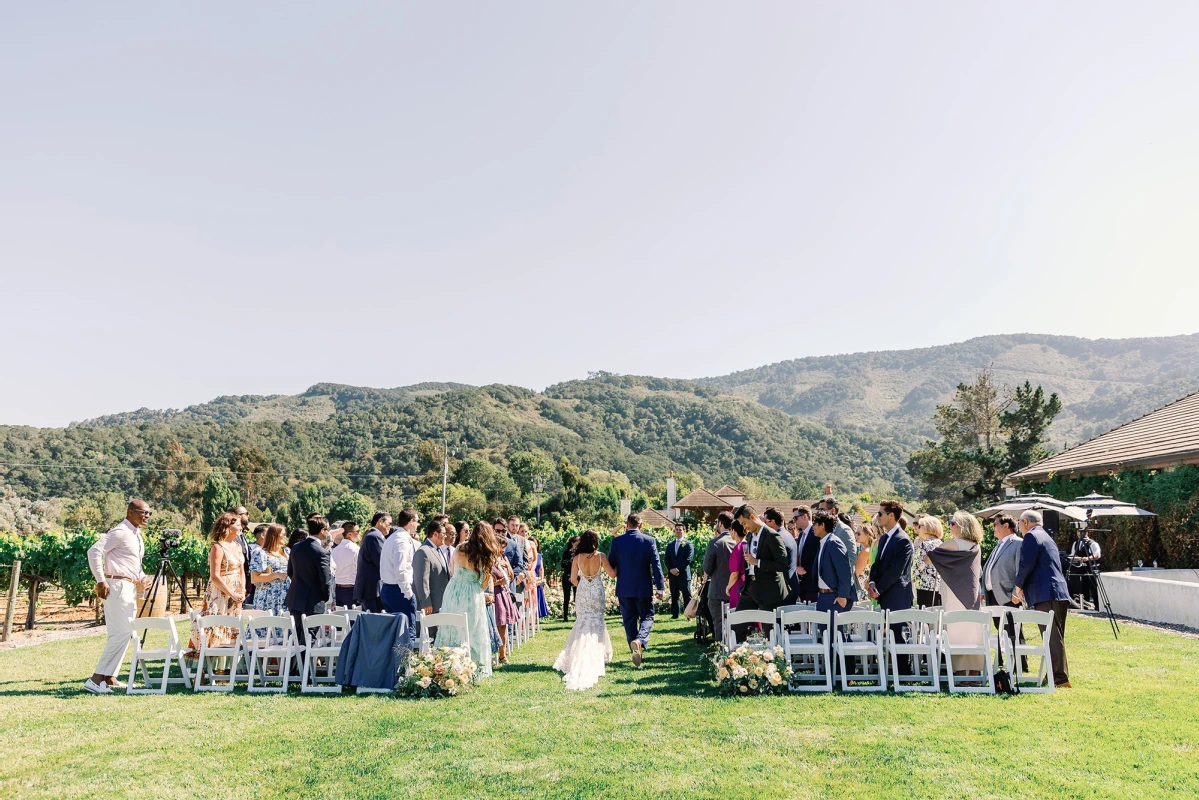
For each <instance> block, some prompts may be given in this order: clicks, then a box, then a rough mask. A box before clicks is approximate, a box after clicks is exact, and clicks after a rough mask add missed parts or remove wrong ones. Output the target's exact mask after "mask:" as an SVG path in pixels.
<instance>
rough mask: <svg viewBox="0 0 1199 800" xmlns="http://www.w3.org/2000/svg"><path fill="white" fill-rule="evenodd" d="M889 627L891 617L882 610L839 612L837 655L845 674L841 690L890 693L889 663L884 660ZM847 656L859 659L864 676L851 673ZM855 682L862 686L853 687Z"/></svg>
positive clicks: (836, 615) (836, 616)
mask: <svg viewBox="0 0 1199 800" xmlns="http://www.w3.org/2000/svg"><path fill="white" fill-rule="evenodd" d="M886 624H887V617H886V615H885V614H884V613H883V612H882V611H839V612H836V613H834V614H833V626H834V630H835V634H834V636H833V652H835V653H836V654H837V665H838V667H839V669H840V672H841V691H843V692H885V691H887V661H886V659H885V658H884V657H883V630H884V629H885V628H886ZM846 656H850V657H855V656H856V657H857V658H858V659H859V661H858V663H860V664H861V665H862V674H860V675H849V674H848V672H847V670H846V667H845V657H846ZM872 661H873V666H874V667H875V669H873V670H872V669H871V666H872V664H871V662H872ZM851 680H854V681H860V684H859V685H854V686H850V685H849V682H850V681H851Z"/></svg>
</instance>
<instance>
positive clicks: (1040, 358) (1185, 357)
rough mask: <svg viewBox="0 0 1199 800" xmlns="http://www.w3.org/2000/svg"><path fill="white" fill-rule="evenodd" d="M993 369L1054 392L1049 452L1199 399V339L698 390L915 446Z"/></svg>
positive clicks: (829, 369) (1001, 354)
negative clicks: (942, 407) (1057, 408)
mask: <svg viewBox="0 0 1199 800" xmlns="http://www.w3.org/2000/svg"><path fill="white" fill-rule="evenodd" d="M988 366H990V368H991V373H992V375H993V376H994V378H995V380H996V381H998V382H999V383H1000V384H1006V385H1008V386H1009V387H1013V388H1014V387H1015V386H1018V385H1020V384H1022V383H1024V381H1031V382H1032V384H1033V385H1034V386H1035V385H1038V384H1039V385H1041V386H1043V387H1044V389H1045V392H1046V393H1052V392H1056V393H1057V394H1058V396H1059V397H1061V399H1062V403H1063V410H1062V413H1061V414H1060V415H1059V416H1058V418H1057V420H1056V421H1055V422H1054V424H1053V427H1052V428H1050V431H1049V437H1050V442H1051V444H1052V445H1054V446H1055V447H1058V448H1061V447H1063V446H1064V445H1066V444H1076V443H1078V442H1079V441H1082V440H1083V439H1088V438H1090V437H1092V436H1095V435H1097V434H1099V433H1103V432H1104V431H1107V430H1109V429H1111V428H1112V427H1115V426H1116V425H1119V424H1121V423H1123V422H1126V421H1128V420H1129V419H1132V418H1134V417H1137V416H1140V415H1142V414H1145V413H1147V412H1149V411H1152V410H1153V409H1155V408H1158V407H1160V406H1162V405H1165V404H1166V403H1168V402H1171V401H1173V400H1177V399H1178V398H1179V397H1182V396H1184V395H1186V394H1188V393H1190V392H1193V391H1195V390H1197V389H1199V334H1193V335H1189V336H1169V337H1158V338H1144V339H1096V340H1092V339H1079V338H1075V337H1069V336H1047V335H1040V334H1012V335H1005V336H984V337H980V338H977V339H970V340H968V341H965V342H959V343H956V344H948V345H942V346H938V347H926V348H920V349H915V350H885V351H879V352H873V353H853V354H849V355H835V356H818V357H811V358H800V359H795V360H792V361H781V362H779V363H777V364H770V365H768V366H764V367H758V368H756V369H749V370H743V371H741V372H734V373H732V374H730V375H724V376H721V377H715V378H705V379H702V380H701V381H700V382H701V383H704V384H705V385H708V386H711V387H713V388H716V389H719V390H721V391H725V392H729V393H731V394H735V395H738V396H740V397H745V398H748V399H752V400H757V401H759V402H760V403H762V404H764V405H767V406H770V407H771V408H777V409H779V410H781V411H785V412H787V413H789V414H793V415H795V416H798V417H801V418H804V419H810V420H815V421H820V422H826V423H831V424H834V425H836V424H845V423H849V424H854V425H858V426H862V427H864V428H867V429H870V430H873V431H875V432H878V433H880V434H883V435H889V436H896V437H898V438H900V439H901V440H903V441H905V442H907V443H909V444H916V443H917V442H919V441H920V440H921V439H923V438H925V437H928V436H930V435H932V434H933V430H932V425H931V420H932V417H933V414H934V412H935V411H936V407H937V405H938V404H944V403H948V402H949V401H950V399H951V398H952V397H953V394H954V391H955V389H956V388H957V385H958V384H959V383H970V382H971V381H973V380H974V378H975V376H976V375H977V373H978V372H979V370H981V369H984V368H986V367H988Z"/></svg>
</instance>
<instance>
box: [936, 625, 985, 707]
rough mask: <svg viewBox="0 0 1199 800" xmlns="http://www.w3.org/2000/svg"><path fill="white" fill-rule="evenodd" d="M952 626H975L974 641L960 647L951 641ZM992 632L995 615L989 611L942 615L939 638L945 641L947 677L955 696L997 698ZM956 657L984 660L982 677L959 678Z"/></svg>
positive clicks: (961, 676)
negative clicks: (971, 694) (954, 666)
mask: <svg viewBox="0 0 1199 800" xmlns="http://www.w3.org/2000/svg"><path fill="white" fill-rule="evenodd" d="M950 625H962V626H972V627H973V628H974V633H972V634H971V635H970V641H968V642H958V643H954V642H952V641H950V636H949V626H950ZM990 630H991V612H989V611H970V610H965V611H943V612H941V627H940V630H939V631H938V638H939V639H940V640H941V654H942V655H943V656H944V657H945V677H946V679H947V681H948V683H949V691H950V693H951V694H957V693H963V692H975V693H981V694H995V669H994V667H993V665H992V663H991V639H990ZM954 656H982V659H983V664H982V670H981V674H980V675H966V674H959V673H958V672H957V671H956V670H954V668H953V657H954Z"/></svg>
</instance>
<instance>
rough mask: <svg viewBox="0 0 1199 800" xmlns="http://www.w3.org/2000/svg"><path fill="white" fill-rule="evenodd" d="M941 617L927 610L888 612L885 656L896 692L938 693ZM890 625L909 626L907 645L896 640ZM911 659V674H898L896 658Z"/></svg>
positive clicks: (897, 659)
mask: <svg viewBox="0 0 1199 800" xmlns="http://www.w3.org/2000/svg"><path fill="white" fill-rule="evenodd" d="M939 623H940V613H939V612H937V611H929V610H927V609H923V610H920V609H905V610H903V611H888V612H887V628H886V631H887V653H888V657H889V658H890V661H891V687H892V688H893V689H895V691H897V692H905V691H913V692H939V691H941V652H940V648H939V647H938V646H937V645H938V642H937V632H938V631H939V630H940V624H939ZM892 625H907V626H908V641H907V643H906V644H902V643H899V642H897V641H896V640H895V631H893V630H891V626H892ZM900 656H910V657H911V662H912V672H910V673H907V674H903V673H900V671H899V657H900Z"/></svg>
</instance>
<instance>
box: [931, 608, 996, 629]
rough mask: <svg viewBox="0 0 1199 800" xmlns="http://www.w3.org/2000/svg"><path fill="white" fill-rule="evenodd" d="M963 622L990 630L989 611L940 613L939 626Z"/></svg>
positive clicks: (966, 610)
mask: <svg viewBox="0 0 1199 800" xmlns="http://www.w3.org/2000/svg"><path fill="white" fill-rule="evenodd" d="M963 622H967V623H969V622H972V623H974V624H975V625H982V626H983V627H985V628H990V626H991V612H990V611H981V610H980V611H971V610H969V609H965V610H962V611H942V612H941V625H942V626H945V625H953V624H960V623H963Z"/></svg>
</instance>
